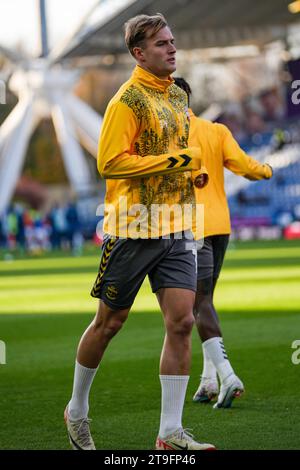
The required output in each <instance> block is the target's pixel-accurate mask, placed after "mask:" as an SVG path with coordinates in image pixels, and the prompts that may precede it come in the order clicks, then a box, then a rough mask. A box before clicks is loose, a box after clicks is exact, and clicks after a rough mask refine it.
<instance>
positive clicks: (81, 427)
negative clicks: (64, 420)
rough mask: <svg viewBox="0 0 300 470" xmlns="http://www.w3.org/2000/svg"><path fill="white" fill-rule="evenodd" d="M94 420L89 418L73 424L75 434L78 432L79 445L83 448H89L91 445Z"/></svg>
mask: <svg viewBox="0 0 300 470" xmlns="http://www.w3.org/2000/svg"><path fill="white" fill-rule="evenodd" d="M91 421H92V420H91V419H89V418H83V419H81V420H80V421H78V422H74V421H73V422H72V427H73V429H74V432H76V434H77V436H78V443H79V444H80V445H81V446H82V447H87V446H89V445H91V440H92V436H91V433H90V422H91Z"/></svg>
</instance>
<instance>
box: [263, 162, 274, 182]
mask: <svg viewBox="0 0 300 470" xmlns="http://www.w3.org/2000/svg"><path fill="white" fill-rule="evenodd" d="M265 166H268V167H269V168H270V170H271V175H270V176H268V177H267V178H265V179H266V180H269V179H270V178H272V176H273V168H272V167H271V165H269V163H265Z"/></svg>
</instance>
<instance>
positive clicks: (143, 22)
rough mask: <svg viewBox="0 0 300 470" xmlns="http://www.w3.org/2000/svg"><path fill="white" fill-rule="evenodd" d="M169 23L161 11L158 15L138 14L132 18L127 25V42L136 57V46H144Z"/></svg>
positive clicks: (131, 52)
mask: <svg viewBox="0 0 300 470" xmlns="http://www.w3.org/2000/svg"><path fill="white" fill-rule="evenodd" d="M165 26H168V23H167V21H166V19H165V18H164V16H163V15H162V14H161V13H156V15H153V16H148V15H137V16H134V17H133V18H130V20H128V21H127V22H126V23H125V25H124V31H125V42H126V46H127V47H128V49H129V52H130V54H131V55H132V56H133V57H134V52H133V49H134V48H135V47H144V45H145V40H146V39H148V38H151V37H152V36H154V35H155V34H156V33H158V31H160V30H161V29H162V28H164V27H165Z"/></svg>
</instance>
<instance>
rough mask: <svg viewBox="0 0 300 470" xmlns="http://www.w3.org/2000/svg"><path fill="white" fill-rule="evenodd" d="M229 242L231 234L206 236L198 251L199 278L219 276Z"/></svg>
mask: <svg viewBox="0 0 300 470" xmlns="http://www.w3.org/2000/svg"><path fill="white" fill-rule="evenodd" d="M228 242H229V235H212V236H210V237H205V238H204V243H203V246H202V248H201V249H200V250H198V251H197V263H198V268H197V270H198V272H197V278H198V280H202V279H208V278H212V279H217V278H218V277H219V275H220V271H221V268H222V265H223V261H224V256H225V253H226V249H227V246H228Z"/></svg>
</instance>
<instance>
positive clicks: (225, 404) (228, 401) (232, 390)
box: [214, 386, 244, 409]
mask: <svg viewBox="0 0 300 470" xmlns="http://www.w3.org/2000/svg"><path fill="white" fill-rule="evenodd" d="M243 393H244V390H242V389H241V388H239V387H237V386H233V387H229V389H228V390H227V393H226V395H225V397H224V399H223V401H222V402H221V403H216V404H215V405H214V408H215V409H219V408H231V405H232V402H233V400H234V399H235V398H239V397H240V396H241V395H242V394H243Z"/></svg>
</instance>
